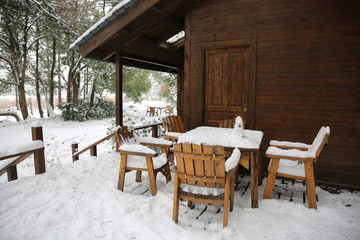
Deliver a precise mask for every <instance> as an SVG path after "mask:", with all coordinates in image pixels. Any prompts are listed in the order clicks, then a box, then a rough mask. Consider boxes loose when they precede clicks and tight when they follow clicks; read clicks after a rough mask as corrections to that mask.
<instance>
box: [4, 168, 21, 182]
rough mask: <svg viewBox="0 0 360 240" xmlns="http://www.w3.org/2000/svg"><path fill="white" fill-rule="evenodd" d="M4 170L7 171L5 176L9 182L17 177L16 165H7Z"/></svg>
mask: <svg viewBox="0 0 360 240" xmlns="http://www.w3.org/2000/svg"><path fill="white" fill-rule="evenodd" d="M6 171H7V177H8V181H9V182H10V181H12V180H16V179H18V175H17V170H16V165H14V166H11V167H8V168H7V169H6Z"/></svg>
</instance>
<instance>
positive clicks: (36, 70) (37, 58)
mask: <svg viewBox="0 0 360 240" xmlns="http://www.w3.org/2000/svg"><path fill="white" fill-rule="evenodd" d="M36 31H39V28H38V25H37V24H36ZM35 59H36V65H35V88H36V100H37V105H38V109H39V114H40V117H41V118H43V117H44V113H43V110H42V106H41V96H40V83H39V82H40V80H39V41H37V42H36V45H35Z"/></svg>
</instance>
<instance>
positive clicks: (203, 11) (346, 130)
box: [71, 0, 360, 188]
mask: <svg viewBox="0 0 360 240" xmlns="http://www.w3.org/2000/svg"><path fill="white" fill-rule="evenodd" d="M359 13H360V1H357V0H349V1H342V0H331V1H329V0H315V1H314V0H299V1H274V0H251V1H249V0H227V1H218V0H207V1H202V0H188V1H185V0H131V1H125V2H123V3H122V4H120V5H119V6H118V9H116V10H115V11H113V12H112V13H110V14H108V15H107V16H105V17H104V18H103V19H102V20H100V21H99V23H98V24H96V25H95V26H93V27H92V30H91V31H90V32H88V33H85V34H84V35H83V36H81V37H80V38H79V39H78V40H77V41H76V42H75V43H74V44H73V45H72V46H71V49H72V50H74V51H79V52H80V54H81V55H82V56H84V57H86V58H92V59H97V60H100V61H108V62H113V63H115V69H116V84H117V85H116V86H117V87H116V88H117V89H116V90H117V98H116V99H117V113H116V114H117V123H118V124H119V123H121V121H122V118H121V114H122V102H121V101H122V84H121V83H122V74H121V72H122V66H123V65H129V66H135V67H140V68H146V69H153V70H158V71H167V72H176V73H178V76H179V78H178V79H179V85H178V86H179V97H178V112H179V113H180V115H181V116H182V118H183V122H184V124H185V128H186V129H192V128H195V127H197V126H200V125H217V123H218V121H219V120H221V119H224V118H227V117H232V116H234V115H236V114H239V113H241V112H243V111H244V110H245V108H246V110H247V115H248V119H247V122H248V126H249V128H251V129H257V130H261V131H263V132H264V139H263V146H262V152H261V154H260V156H261V158H262V161H263V164H262V165H263V169H264V170H265V169H266V167H267V162H268V161H269V159H266V158H265V157H264V152H265V150H266V148H267V146H268V144H269V141H270V140H272V139H277V140H288V141H299V142H305V143H309V144H311V141H312V139H314V137H315V135H316V133H317V131H318V130H319V129H320V127H321V126H330V128H331V137H330V139H329V143H328V146H327V148H325V149H324V151H323V153H322V155H321V156H320V159H319V161H318V163H317V164H316V165H315V175H316V179H317V182H318V183H319V182H322V183H328V184H334V185H339V186H346V187H353V188H360V14H359ZM105 20H106V21H105ZM181 31H184V32H185V37H184V38H180V39H179V40H177V41H175V42H172V41H168V39H169V38H171V37H172V36H174V35H175V34H177V33H179V32H181Z"/></svg>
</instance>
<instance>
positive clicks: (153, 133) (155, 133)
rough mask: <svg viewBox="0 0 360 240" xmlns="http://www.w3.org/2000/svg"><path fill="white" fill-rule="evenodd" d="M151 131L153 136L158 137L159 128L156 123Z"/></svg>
mask: <svg viewBox="0 0 360 240" xmlns="http://www.w3.org/2000/svg"><path fill="white" fill-rule="evenodd" d="M151 133H152V137H154V138H157V137H158V128H157V125H154V126H152V127H151Z"/></svg>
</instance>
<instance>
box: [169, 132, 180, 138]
mask: <svg viewBox="0 0 360 240" xmlns="http://www.w3.org/2000/svg"><path fill="white" fill-rule="evenodd" d="M165 134H166V135H167V136H169V137H176V138H178V137H180V136H181V135H183V133H179V132H165Z"/></svg>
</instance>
